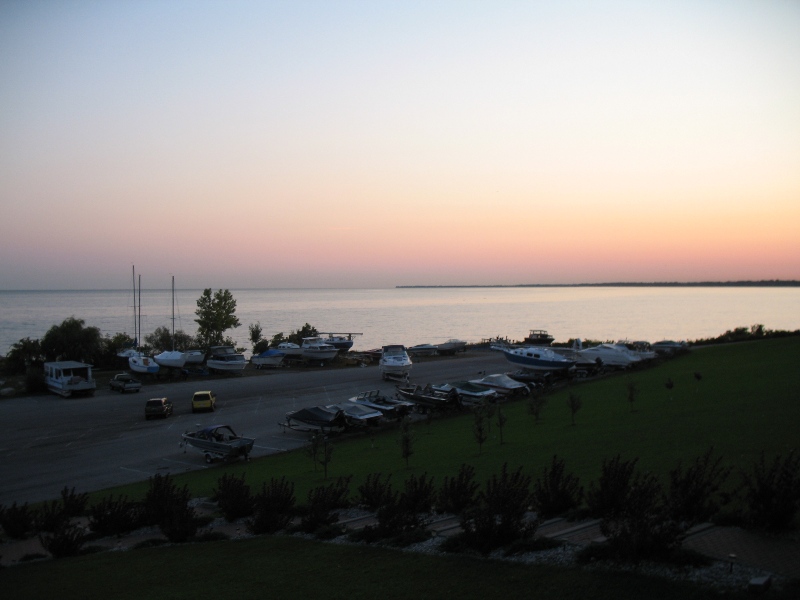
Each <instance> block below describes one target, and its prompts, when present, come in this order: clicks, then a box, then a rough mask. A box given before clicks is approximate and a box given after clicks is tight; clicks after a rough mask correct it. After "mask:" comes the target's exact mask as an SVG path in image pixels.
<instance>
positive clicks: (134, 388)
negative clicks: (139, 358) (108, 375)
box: [108, 373, 142, 394]
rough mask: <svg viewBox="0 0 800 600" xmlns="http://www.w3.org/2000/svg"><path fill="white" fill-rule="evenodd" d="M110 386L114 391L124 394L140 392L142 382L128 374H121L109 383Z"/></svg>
mask: <svg viewBox="0 0 800 600" xmlns="http://www.w3.org/2000/svg"><path fill="white" fill-rule="evenodd" d="M108 386H109V387H110V388H111V389H112V390H116V391H118V392H120V393H121V394H124V393H125V392H138V391H139V390H140V389H142V382H141V381H139V380H138V379H136V378H135V377H133V376H132V375H129V374H128V373H119V374H118V375H114V377H113V378H112V379H111V381H109V382H108Z"/></svg>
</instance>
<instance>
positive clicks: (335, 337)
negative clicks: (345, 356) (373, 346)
mask: <svg viewBox="0 0 800 600" xmlns="http://www.w3.org/2000/svg"><path fill="white" fill-rule="evenodd" d="M321 335H325V336H327V337H325V338H323V339H324V342H325V343H326V344H330V345H331V346H334V347H335V348H336V349H337V350H339V351H340V352H348V351H349V350H350V348H352V347H353V336H354V335H361V334H360V333H335V332H333V333H323V334H321Z"/></svg>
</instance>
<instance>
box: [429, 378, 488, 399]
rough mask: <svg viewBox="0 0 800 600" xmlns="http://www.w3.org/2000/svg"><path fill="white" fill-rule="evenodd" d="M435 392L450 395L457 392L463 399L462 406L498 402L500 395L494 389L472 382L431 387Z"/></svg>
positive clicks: (456, 382) (455, 382) (457, 382)
mask: <svg viewBox="0 0 800 600" xmlns="http://www.w3.org/2000/svg"><path fill="white" fill-rule="evenodd" d="M431 387H432V388H433V389H434V390H436V391H439V392H444V393H445V394H447V393H450V391H451V390H455V392H456V393H457V394H458V397H459V398H460V399H461V402H462V404H477V403H480V402H492V401H494V400H497V397H498V393H497V391H496V390H493V389H492V388H489V387H486V386H485V385H479V384H476V383H472V382H470V381H454V382H452V383H444V384H441V385H434V386H431Z"/></svg>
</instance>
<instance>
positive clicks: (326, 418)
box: [278, 406, 347, 433]
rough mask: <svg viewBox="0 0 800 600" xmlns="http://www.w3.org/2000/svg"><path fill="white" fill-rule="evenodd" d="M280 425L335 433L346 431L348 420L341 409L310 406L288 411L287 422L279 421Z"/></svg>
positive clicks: (299, 429)
mask: <svg viewBox="0 0 800 600" xmlns="http://www.w3.org/2000/svg"><path fill="white" fill-rule="evenodd" d="M278 425H279V426H280V427H283V429H284V431H285V430H286V429H293V430H295V431H319V432H322V433H334V432H339V431H344V429H345V427H347V420H346V418H345V414H344V411H343V410H341V409H329V408H326V407H324V406H310V407H308V408H301V409H300V410H294V411H290V412H287V413H286V422H285V423H278Z"/></svg>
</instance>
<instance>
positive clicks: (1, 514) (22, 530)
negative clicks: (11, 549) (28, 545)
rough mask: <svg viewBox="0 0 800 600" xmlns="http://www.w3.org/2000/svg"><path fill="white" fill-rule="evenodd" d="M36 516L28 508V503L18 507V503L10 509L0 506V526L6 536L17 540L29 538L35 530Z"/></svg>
mask: <svg viewBox="0 0 800 600" xmlns="http://www.w3.org/2000/svg"><path fill="white" fill-rule="evenodd" d="M33 523H34V515H33V513H32V512H31V510H30V509H29V508H28V503H27V502H26V503H25V504H23V505H22V506H18V505H17V503H16V502H14V504H12V505H11V506H9V507H5V506H0V525H2V526H3V530H4V531H5V532H6V535H7V536H8V537H10V538H12V539H15V540H21V539H24V538H25V537H27V535H28V532H29V531H30V530H31V529H33Z"/></svg>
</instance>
